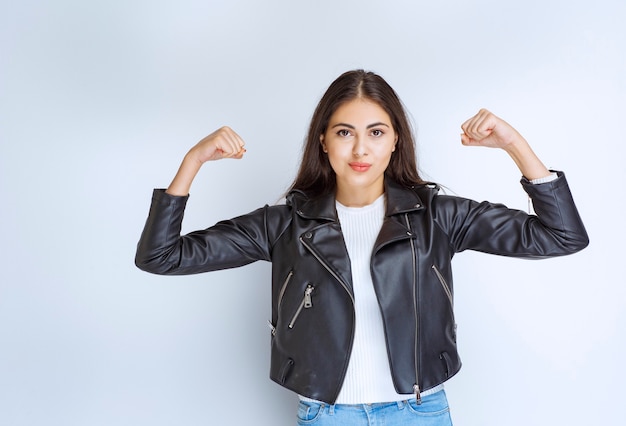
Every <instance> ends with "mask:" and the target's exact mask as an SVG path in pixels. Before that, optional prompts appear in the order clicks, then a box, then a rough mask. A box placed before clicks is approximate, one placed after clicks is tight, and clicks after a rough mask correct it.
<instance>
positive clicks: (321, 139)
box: [320, 135, 328, 152]
mask: <svg viewBox="0 0 626 426" xmlns="http://www.w3.org/2000/svg"><path fill="white" fill-rule="evenodd" d="M320 144H321V145H322V151H324V152H328V150H327V149H326V144H324V135H320Z"/></svg>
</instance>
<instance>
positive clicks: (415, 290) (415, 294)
mask: <svg viewBox="0 0 626 426" xmlns="http://www.w3.org/2000/svg"><path fill="white" fill-rule="evenodd" d="M404 218H405V220H406V226H407V228H408V229H409V230H411V222H410V221H409V215H408V214H405V215H404ZM411 232H413V231H411ZM410 242H411V259H412V263H413V311H414V312H415V384H414V385H413V392H414V393H415V400H416V401H417V403H418V404H421V403H422V395H421V390H420V385H419V323H420V321H419V313H418V306H417V299H418V297H419V294H418V288H417V263H416V259H415V257H416V254H415V241H414V240H413V239H411V241H410Z"/></svg>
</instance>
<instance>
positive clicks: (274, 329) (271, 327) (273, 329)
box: [267, 320, 276, 336]
mask: <svg viewBox="0 0 626 426" xmlns="http://www.w3.org/2000/svg"><path fill="white" fill-rule="evenodd" d="M267 326H268V327H269V328H270V331H271V332H272V336H275V335H276V327H274V324H272V322H271V321H270V320H267Z"/></svg>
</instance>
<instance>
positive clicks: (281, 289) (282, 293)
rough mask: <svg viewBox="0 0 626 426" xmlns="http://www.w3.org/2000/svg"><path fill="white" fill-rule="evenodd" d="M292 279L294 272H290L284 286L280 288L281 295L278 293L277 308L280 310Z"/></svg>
mask: <svg viewBox="0 0 626 426" xmlns="http://www.w3.org/2000/svg"><path fill="white" fill-rule="evenodd" d="M291 277H293V270H292V271H289V275H287V278H285V281H284V282H283V286H282V287H281V288H280V293H278V304H277V305H276V307H277V308H278V309H279V310H280V305H281V303H282V302H283V296H284V295H285V290H287V284H289V281H290V280H291Z"/></svg>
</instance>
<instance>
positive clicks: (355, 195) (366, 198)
mask: <svg viewBox="0 0 626 426" xmlns="http://www.w3.org/2000/svg"><path fill="white" fill-rule="evenodd" d="M383 193H384V188H383V187H381V188H380V189H379V190H375V191H373V190H371V191H363V190H361V191H355V190H353V191H341V190H340V188H337V192H336V193H335V199H336V200H337V201H339V202H340V203H341V204H343V205H344V206H346V207H363V206H369V205H370V204H372V203H373V202H374V201H376V199H378V197H380V196H381V195H383Z"/></svg>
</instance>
